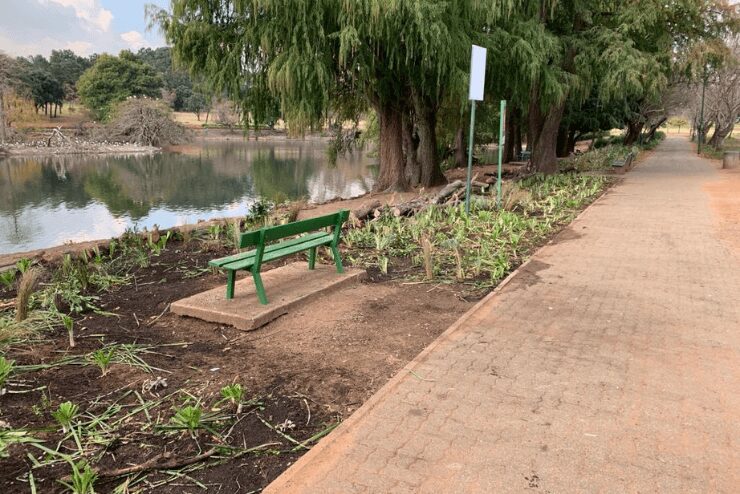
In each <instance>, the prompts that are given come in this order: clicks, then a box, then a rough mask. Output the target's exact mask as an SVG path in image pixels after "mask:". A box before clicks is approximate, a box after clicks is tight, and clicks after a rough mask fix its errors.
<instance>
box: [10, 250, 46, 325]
mask: <svg viewBox="0 0 740 494" xmlns="http://www.w3.org/2000/svg"><path fill="white" fill-rule="evenodd" d="M19 262H20V261H19ZM21 272H22V273H23V275H22V276H21V281H20V283H18V294H17V295H16V299H15V310H16V312H15V320H16V321H17V322H23V321H25V320H26V319H28V312H29V310H30V303H29V302H30V300H31V295H33V293H34V292H35V291H36V288H37V287H38V283H39V278H40V277H41V271H40V270H39V269H35V268H29V269H27V270H26V271H21Z"/></svg>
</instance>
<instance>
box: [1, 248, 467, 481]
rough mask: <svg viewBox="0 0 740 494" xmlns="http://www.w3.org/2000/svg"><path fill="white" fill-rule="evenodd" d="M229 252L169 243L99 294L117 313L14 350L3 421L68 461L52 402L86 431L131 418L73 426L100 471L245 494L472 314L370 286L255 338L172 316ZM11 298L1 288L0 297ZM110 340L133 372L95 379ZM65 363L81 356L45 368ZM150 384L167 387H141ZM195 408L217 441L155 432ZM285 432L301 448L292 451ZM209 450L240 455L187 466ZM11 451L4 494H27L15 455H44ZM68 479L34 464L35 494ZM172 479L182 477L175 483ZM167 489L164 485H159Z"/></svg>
mask: <svg viewBox="0 0 740 494" xmlns="http://www.w3.org/2000/svg"><path fill="white" fill-rule="evenodd" d="M226 253H227V249H226V248H224V247H218V248H216V249H214V248H205V249H204V248H203V244H202V243H201V242H192V243H191V244H190V245H188V246H186V245H184V244H183V243H182V242H173V243H170V244H169V245H168V247H167V250H166V251H164V252H162V254H161V255H160V256H158V257H154V258H152V263H151V265H150V266H148V267H146V268H140V269H137V270H136V271H134V272H133V273H132V277H134V278H135V282H134V283H131V284H127V285H124V286H121V287H118V288H115V289H113V290H112V291H111V292H109V293H107V294H106V295H105V296H104V297H102V299H101V301H100V302H101V303H100V304H99V308H100V309H101V310H103V311H110V313H112V314H115V315H98V314H87V315H84V316H82V317H80V318H79V319H77V321H76V322H75V325H76V329H75V341H76V346H75V347H74V348H73V349H70V348H69V344H68V342H67V337H66V333H64V331H63V330H62V331H61V333H60V332H59V331H57V332H56V336H54V334H51V335H46V336H45V337H44V338H43V339H42V340H37V341H29V342H27V344H22V345H14V346H13V348H12V349H11V350H10V351H9V352H8V353H7V355H6V357H7V358H8V359H12V360H15V363H16V366H18V367H20V368H21V369H22V370H23V372H20V373H18V374H16V376H17V377H16V378H15V379H13V380H12V381H11V382H10V384H9V385H8V393H7V394H6V395H5V396H3V397H0V407H1V408H0V410H1V412H2V415H0V417H2V420H3V422H4V424H3V425H4V426H10V427H12V429H13V430H26V431H31V430H32V431H34V434H33V435H34V437H36V438H38V439H41V440H43V441H44V442H45V443H47V444H51V445H56V444H59V443H61V444H62V447H61V448H60V451H62V452H64V451H69V452H70V453H71V452H74V451H75V450H76V449H77V446H76V445H75V439H74V437H70V435H69V434H65V433H63V432H62V431H61V428H59V427H55V425H54V419H53V418H52V416H51V414H52V412H53V411H54V410H56V409H57V407H58V405H59V404H60V403H63V402H65V401H71V402H73V403H75V404H77V405H78V406H79V408H80V411H81V415H80V418H79V420H80V422H83V423H84V422H91V421H93V417H97V418H98V419H100V417H105V419H104V421H105V422H107V423H108V424H110V423H112V422H115V421H116V420H119V419H121V418H123V417H126V416H127V415H130V416H128V418H125V419H123V421H122V422H121V423H120V424H117V425H115V426H112V425H107V426H106V427H102V426H101V427H100V428H99V427H97V426H96V425H86V426H83V427H82V429H83V430H82V431H81V435H82V436H84V437H83V438H82V440H81V442H82V444H83V449H85V451H86V453H92V452H93V451H94V453H95V457H96V458H98V461H97V462H96V463H95V467H96V468H97V469H99V470H100V473H103V474H105V472H106V471H107V472H109V473H110V471H111V470H114V469H121V468H126V467H128V466H131V465H142V464H144V463H146V462H147V461H148V460H151V459H152V458H155V457H156V456H157V455H161V454H162V453H163V452H169V453H170V454H171V455H170V456H168V458H169V460H170V461H171V462H172V464H173V465H174V464H176V463H182V464H183V465H180V466H173V468H171V469H169V470H170V473H153V472H152V471H149V472H142V473H141V474H139V475H132V476H129V478H130V479H131V480H130V481H129V485H130V488H131V490H132V491H136V489H138V488H153V487H156V491H157V492H180V491H181V490H182V484H183V483H187V484H188V485H191V486H194V485H198V484H203V485H206V486H208V487H209V489H214V491H216V490H218V489H217V488H218V487H219V486H222V487H223V488H225V489H227V490H228V492H238V490H235V489H239V488H240V487H239V486H241V491H242V492H251V491H254V490H256V489H259V488H261V487H264V486H265V485H267V483H269V482H270V481H271V480H272V479H273V478H275V477H276V476H277V475H278V474H279V473H280V472H282V471H283V470H284V469H285V468H287V466H288V465H289V464H290V463H291V462H293V461H294V460H295V459H296V458H297V457H298V456H300V454H301V453H302V452H303V451H305V450H306V448H307V447H310V445H311V444H313V442H315V440H310V439H311V438H312V437H314V436H317V435H322V434H323V433H325V432H328V431H329V430H330V429H331V428H332V427H333V426H334V425H336V424H338V423H339V422H340V421H341V420H342V419H343V418H345V417H347V416H348V415H349V414H350V413H352V411H353V410H354V409H356V408H357V407H358V406H359V405H360V404H361V403H362V402H364V401H365V400H366V399H367V398H368V397H369V396H370V395H372V393H373V392H374V391H375V390H377V389H378V388H379V387H380V386H381V385H382V384H383V383H384V382H385V381H386V380H387V379H388V378H389V377H390V376H392V375H393V374H394V373H395V372H396V371H397V370H398V369H400V368H401V367H402V366H403V365H404V364H405V363H406V362H408V361H409V360H410V359H412V358H413V357H414V356H415V355H416V354H417V353H419V351H421V349H423V348H424V347H425V346H426V345H427V344H428V343H429V342H430V341H432V340H433V339H434V338H435V336H436V335H438V334H439V333H441V332H442V331H444V329H446V327H447V326H449V325H450V324H451V323H452V322H453V321H454V320H455V319H457V318H458V317H459V315H460V314H462V313H463V312H465V310H466V309H467V308H468V307H469V306H470V303H469V302H466V301H463V300H460V299H459V298H457V297H456V296H455V294H454V287H441V286H440V287H435V286H434V285H432V286H429V285H403V284H402V282H400V281H382V280H377V279H376V280H375V281H374V280H373V278H372V277H368V279H367V281H366V282H365V283H362V284H359V285H358V286H356V287H353V288H350V289H346V290H343V291H341V292H339V293H336V294H335V295H333V296H332V297H331V300H330V304H328V305H321V306H308V307H305V308H304V309H303V310H302V311H301V312H297V313H292V314H289V315H286V316H284V317H283V318H281V319H279V320H277V321H275V322H273V323H271V324H269V325H268V326H266V327H264V328H262V329H261V330H260V331H257V332H250V333H243V332H240V331H238V330H236V329H233V328H231V327H227V326H219V325H214V324H210V323H206V322H202V321H199V320H196V319H189V318H181V317H178V316H175V315H172V314H169V313H168V312H167V307H168V305H169V304H170V303H171V302H173V301H175V300H177V299H179V298H182V297H184V296H188V295H191V294H195V293H198V292H201V291H204V290H207V289H210V288H213V287H217V286H221V285H223V284H224V278H223V276H222V275H220V274H213V273H211V272H210V271H207V272H205V271H202V269H203V268H204V266H205V265H206V263H207V261H208V260H209V259H211V258H213V257H216V256H219V255H223V254H226ZM273 266H275V264H273ZM198 274H200V276H197V277H193V276H196V275H198ZM132 281H133V278H132ZM14 296H15V292H14V291H11V290H7V289H6V290H4V291H2V292H0V299H5V300H7V299H11V298H12V297H14ZM115 344H118V345H134V346H132V347H131V353H132V354H133V355H134V356H135V357H136V358H138V359H141V361H143V362H144V364H138V363H137V364H134V365H129V364H124V363H114V364H112V365H110V369H109V370H108V371H107V373H106V375H105V376H102V375H101V374H102V372H101V370H100V368H99V367H98V366H97V365H96V364H95V363H94V362H92V361H91V360H90V359H89V358H88V357H85V356H89V355H91V354H92V353H93V352H95V351H96V350H99V349H100V348H101V347H105V346H110V345H115ZM71 356H83V357H82V358H81V359H78V360H76V361H74V360H73V361H72V362H70V363H68V364H66V365H58V366H54V363H58V362H63V361H64V360H65V359H68V358H69V357H71ZM22 366H40V367H41V368H39V369H38V370H35V371H30V370H28V371H27V370H26V369H30V367H27V368H23V367H22ZM45 366H49V367H48V368H44V367H45ZM160 378H161V379H164V380H165V382H163V381H161V380H160V383H161V384H160V385H159V386H155V387H154V388H153V389H148V388H150V387H151V385H152V383H155V382H156V381H157V380H158V379H160ZM165 383H166V387H165V385H164V384H165ZM233 383H240V384H242V386H243V387H244V389H245V391H246V396H245V402H246V404H245V405H244V407H243V411H242V413H241V414H239V415H234V413H233V412H234V410H233V409H231V408H230V407H229V404H228V403H226V404H221V405H216V403H217V402H218V401H219V400H221V394H220V391H221V389H222V388H224V387H225V386H227V385H229V384H233ZM194 397H197V398H194ZM198 401H199V402H200V403H201V408H202V409H203V410H204V412H205V413H207V414H212V415H215V417H213V418H214V421H213V423H212V424H211V425H210V426H209V428H211V429H213V430H214V431H215V432H217V434H213V433H211V432H210V431H208V430H205V429H200V428H199V429H197V430H196V431H195V432H194V433H193V434H190V433H189V432H188V431H178V430H167V429H166V427H168V426H169V425H170V422H171V421H170V419H171V417H172V416H173V415H174V414H175V413H176V411H177V410H182V408H183V407H184V406H185V404H186V403H191V404H192V403H196V402H198ZM119 406H120V410H119V411H118V412H117V413H115V414H112V410H115V409H117V407H119ZM137 409H140V410H139V412H138V413H136V411H137ZM214 409H215V410H216V411H213V410H214ZM219 409H223V411H221V410H219ZM111 414H112V415H111ZM101 420H102V419H101ZM208 420H211V419H210V418H209V419H208ZM108 428H113V429H115V430H112V429H111V430H108ZM278 428H282V431H281V430H277V429H278ZM95 435H97V436H99V437H97V438H95V437H92V436H95ZM286 436H290V438H292V439H294V440H295V441H298V442H303V441H306V440H309V441H308V443H307V444H306V445H305V446H306V447H305V448H304V447H298V448H296V446H298V445H296V444H294V443H293V442H292V441H291V440H290V439H287V438H286ZM65 437H66V440H65ZM316 439H318V438H316ZM220 446H224V447H229V448H237V449H239V451H235V450H233V451H230V452H228V453H227V454H222V452H221V451H217V452H215V453H211V454H210V455H208V456H209V457H208V459H207V460H205V459H204V461H201V462H197V463H195V464H193V465H185V464H184V463H186V462H188V461H190V460H191V459H192V458H194V457H197V456H198V455H203V454H204V453H209V452H210V451H211V450H212V449H213V448H214V447H216V448H217V450H218V448H219V447H220ZM252 448H256V449H254V450H253V451H249V450H250V449H252ZM8 452H9V457H8V458H4V459H1V460H0V472H1V473H0V485H2V486H4V487H3V492H8V493H11V492H29V481H28V472H29V468H30V467H31V466H32V463H31V461H30V460H29V458H28V457H26V456H25V454H24V453H31V454H34V455H36V456H43V452H42V451H35V450H34V448H33V447H32V446H28V445H16V446H11V447H10V448H9V450H8ZM206 466H208V468H205V467H206ZM70 471H71V470H70V466H69V465H68V464H66V463H65V462H63V461H57V462H55V463H53V464H51V465H49V466H46V467H41V468H36V469H34V470H33V472H34V482H35V484H36V486H37V489H38V490H39V492H62V491H63V490H64V487H63V486H62V485H61V484H57V483H56V482H54V480H55V479H57V480H58V479H63V478H64V477H65V476H68V475H69V474H70ZM179 475H182V476H183V478H182V479H181V480H177V479H175V480H174V481H172V480H173V476H179ZM165 480H171V482H170V483H168V484H167V485H158V483H159V482H161V481H165ZM125 481H126V477H125V476H124V477H118V478H116V477H113V478H111V477H103V476H101V477H100V479H99V480H98V481H97V482H96V484H95V488H96V491H98V492H112V491H113V490H114V489H115V488H116V487H117V486H120V485H121V484H122V483H124V482H125Z"/></svg>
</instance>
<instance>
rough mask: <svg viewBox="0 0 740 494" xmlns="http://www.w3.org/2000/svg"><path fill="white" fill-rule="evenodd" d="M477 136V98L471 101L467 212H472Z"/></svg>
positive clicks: (466, 185) (466, 189) (466, 190)
mask: <svg viewBox="0 0 740 494" xmlns="http://www.w3.org/2000/svg"><path fill="white" fill-rule="evenodd" d="M474 138H475V100H471V102H470V139H468V181H467V183H466V184H465V214H468V215H469V214H470V194H471V190H470V189H471V186H470V185H471V182H472V181H473V141H474Z"/></svg>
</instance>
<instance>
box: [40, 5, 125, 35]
mask: <svg viewBox="0 0 740 494" xmlns="http://www.w3.org/2000/svg"><path fill="white" fill-rule="evenodd" d="M51 1H52V2H54V3H58V4H60V5H63V6H64V7H72V8H73V9H74V11H75V14H76V15H77V17H79V18H80V19H83V20H84V21H86V22H87V23H88V24H90V25H91V26H92V27H94V28H96V29H99V30H101V31H103V32H107V31H108V29H109V28H110V23H111V21H112V20H113V13H112V12H111V11H110V10H107V9H104V8H103V7H102V6H101V5H100V2H99V1H98V0H51Z"/></svg>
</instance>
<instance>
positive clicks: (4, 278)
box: [0, 269, 18, 289]
mask: <svg viewBox="0 0 740 494" xmlns="http://www.w3.org/2000/svg"><path fill="white" fill-rule="evenodd" d="M17 273H18V270H16V269H9V270H7V271H3V272H2V273H0V284H2V285H3V286H4V287H5V288H8V289H10V288H13V284H14V283H15V278H16V275H17Z"/></svg>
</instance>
